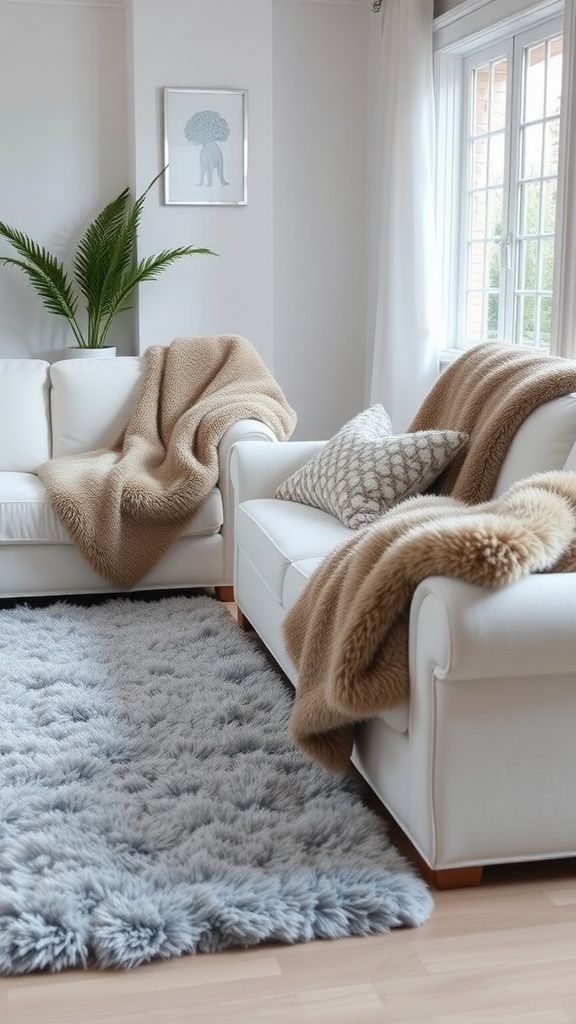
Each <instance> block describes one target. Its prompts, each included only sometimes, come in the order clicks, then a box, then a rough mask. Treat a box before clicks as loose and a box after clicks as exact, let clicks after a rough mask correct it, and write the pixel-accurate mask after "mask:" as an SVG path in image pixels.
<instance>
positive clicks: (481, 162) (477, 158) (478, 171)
mask: <svg viewBox="0 0 576 1024" xmlns="http://www.w3.org/2000/svg"><path fill="white" fill-rule="evenodd" d="M487 171H488V139H477V141H476V142H474V143H473V144H472V166H471V172H472V173H471V187H472V188H484V186H485V185H486V174H487Z"/></svg>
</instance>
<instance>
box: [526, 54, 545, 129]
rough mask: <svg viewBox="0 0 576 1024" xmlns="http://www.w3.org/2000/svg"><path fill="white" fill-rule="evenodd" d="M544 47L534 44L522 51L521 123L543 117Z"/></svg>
mask: <svg viewBox="0 0 576 1024" xmlns="http://www.w3.org/2000/svg"><path fill="white" fill-rule="evenodd" d="M545 73H546V45H545V43H536V45H535V46H528V47H527V48H526V50H525V51H524V115H523V118H522V120H523V121H537V120H538V119H539V118H541V117H543V116H544V75H545Z"/></svg>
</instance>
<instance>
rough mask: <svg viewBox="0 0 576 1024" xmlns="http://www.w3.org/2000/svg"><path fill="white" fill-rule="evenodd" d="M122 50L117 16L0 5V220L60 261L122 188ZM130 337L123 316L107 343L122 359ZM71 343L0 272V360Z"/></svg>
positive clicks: (8, 274) (34, 300)
mask: <svg viewBox="0 0 576 1024" xmlns="http://www.w3.org/2000/svg"><path fill="white" fill-rule="evenodd" d="M125 48H126V40H125V11H124V10H123V9H122V8H120V7H117V8H114V7H94V6H78V5H65V4H47V3H37V4H29V3H13V2H10V3H6V2H0V140H1V143H0V144H1V159H0V220H2V221H4V222H5V223H7V224H10V225H11V226H12V227H16V228H19V229H21V230H23V231H25V232H26V233H27V234H30V235H32V237H33V238H35V239H36V240H37V241H38V242H39V243H40V244H41V245H43V246H45V247H46V248H47V249H49V250H50V251H52V252H54V254H55V255H57V256H58V257H60V258H65V257H66V256H67V254H68V253H69V252H70V251H71V250H73V249H74V244H73V243H74V240H75V239H76V238H77V237H78V235H79V233H80V232H81V229H82V228H83V227H85V225H86V223H88V222H89V221H90V220H91V219H92V217H93V216H94V214H95V213H97V212H98V210H99V209H100V208H101V206H102V205H104V203H105V202H107V201H108V200H109V199H111V198H112V197H113V196H114V195H115V194H116V193H117V192H119V191H120V190H121V189H122V188H123V187H124V186H125V185H126V184H127V161H128V150H127V141H126V137H127V120H126V57H125ZM0 246H1V248H0V252H1V253H2V255H14V252H13V251H12V250H11V247H10V246H9V245H8V244H7V243H5V242H3V241H2V242H0ZM65 262H67V259H66V258H65ZM132 335H133V328H132V324H131V317H130V314H126V315H125V317H124V322H120V321H119V322H118V325H117V327H116V329H115V333H114V336H113V337H112V336H111V341H112V342H115V343H117V344H118V345H119V347H120V350H121V351H124V352H130V351H131V347H132ZM72 342H73V338H72V336H71V334H70V333H69V330H68V327H67V325H66V322H65V321H64V320H57V319H56V318H55V317H54V316H51V315H50V314H49V313H47V312H45V310H44V307H43V306H42V303H41V301H40V299H39V298H38V297H37V296H36V293H35V292H34V291H33V289H32V288H31V286H29V285H28V284H27V282H26V280H25V278H24V276H23V275H22V274H21V273H20V272H19V271H17V270H14V269H12V268H7V267H0V356H5V357H14V356H38V355H42V356H45V357H46V356H50V355H57V354H58V353H59V351H60V349H61V347H62V346H64V345H66V344H72Z"/></svg>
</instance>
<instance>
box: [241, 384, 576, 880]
mask: <svg viewBox="0 0 576 1024" xmlns="http://www.w3.org/2000/svg"><path fill="white" fill-rule="evenodd" d="M321 445H322V442H287V443H283V444H276V445H268V446H266V445H261V444H254V445H237V446H236V447H235V449H234V450H233V453H232V458H231V472H232V480H233V487H234V492H235V501H236V512H235V529H236V549H235V567H234V588H235V598H236V601H237V603H238V606H239V609H240V613H241V618H242V619H243V620H244V621H245V622H246V624H247V625H248V624H251V625H252V627H253V628H254V629H255V630H256V631H257V633H258V634H259V636H260V637H261V639H262V640H263V641H264V643H265V644H266V646H267V647H268V648H269V650H270V651H271V653H272V654H273V656H274V658H275V659H276V661H277V662H278V663H279V664H280V666H281V667H282V669H283V670H284V672H285V673H286V675H287V676H288V678H289V679H290V680H291V682H292V683H293V684H294V686H297V685H298V678H297V672H296V669H295V667H294V665H293V664H292V662H291V661H290V658H289V657H288V655H287V653H286V651H285V648H284V644H283V639H282V622H283V619H284V616H285V614H286V611H287V610H288V609H289V608H290V607H291V606H292V604H293V603H294V601H295V600H296V598H297V597H298V595H299V594H300V593H301V592H302V589H303V588H304V587H305V585H306V582H307V580H308V578H309V577H310V574H311V573H312V571H313V570H314V568H315V567H316V566H317V565H318V564H319V562H320V561H321V559H322V558H323V557H324V556H326V555H327V554H328V553H329V552H330V551H331V550H332V549H333V548H334V547H335V546H336V545H337V544H339V543H340V542H341V541H343V540H344V539H345V538H347V537H348V536H349V535H350V531H349V530H348V529H347V528H346V527H345V526H343V525H342V524H341V523H340V522H339V521H337V520H336V519H334V518H332V517H331V516H330V515H328V514H327V513H325V512H323V511H320V510H318V509H315V508H309V507H307V506H305V505H301V504H297V503H294V502H288V501H279V500H277V499H274V498H273V494H274V491H275V489H276V487H277V486H278V484H280V483H281V481H283V480H284V479H286V478H287V477H288V476H289V475H290V474H291V473H293V472H294V471H295V470H296V469H297V468H298V467H299V466H301V465H302V464H303V463H304V462H306V461H307V460H308V459H309V458H311V456H312V455H314V454H315V453H316V452H317V451H318V450H319V448H320V447H321ZM562 468H565V469H571V470H574V471H576V395H569V396H566V397H565V398H561V399H556V400H554V401H552V402H549V403H547V404H546V405H543V406H541V407H540V408H539V409H537V410H536V412H534V413H532V415H531V416H530V417H529V418H528V419H527V420H526V421H525V423H524V424H523V425H522V427H521V428H520V429H519V430H518V432H517V434H516V436H515V438H514V440H513V442H512V444H511V446H510V448H509V450H508V453H507V456H506V459H505V462H504V464H503V466H502V469H501V472H500V476H499V479H498V482H497V485H496V489H495V492H494V493H495V494H501V493H502V492H503V491H504V490H506V489H507V487H508V486H509V485H510V484H511V483H513V482H515V481H516V480H519V479H522V478H524V477H526V476H529V475H531V474H532V473H536V472H541V471H545V470H548V469H562ZM409 635H410V640H409V650H410V700H409V704H408V705H406V706H402V707H397V708H394V709H393V710H391V711H388V712H383V713H381V714H380V715H379V716H378V717H375V718H373V719H371V720H369V721H367V722H365V723H364V724H362V725H361V726H360V727H359V728H358V730H357V734H356V742H355V747H354V751H353V755H352V760H353V762H354V764H355V765H356V767H357V768H358V770H359V771H360V772H361V774H362V775H363V776H364V778H365V779H366V780H367V782H368V783H369V785H370V786H371V787H372V789H373V790H374V792H375V793H376V794H377V796H378V797H379V798H380V800H381V802H382V803H383V804H384V805H385V806H386V807H387V808H388V810H389V812H390V813H391V814H392V815H393V817H394V818H395V819H396V821H397V822H398V823H399V824H400V826H401V827H402V829H403V830H404V832H405V833H406V835H407V836H408V838H409V839H410V841H411V843H412V845H413V847H415V849H416V851H417V853H418V854H419V856H420V858H421V862H422V864H423V866H424V870H425V873H426V874H427V876H428V877H429V879H430V880H431V881H432V882H433V884H435V885H437V886H438V887H446V888H447V887H451V886H459V885H471V884H477V883H478V882H479V881H480V878H481V875H482V867H483V866H484V865H488V864H494V863H502V862H514V861H528V860H540V859H547V858H560V857H567V856H568V857H573V856H576V796H575V783H576V742H575V741H574V737H575V736H576V574H565V575H538V576H530V577H528V578H526V579H524V580H523V581H521V582H519V583H517V584H515V585H514V586H511V587H509V588H505V589H503V590H486V589H483V588H480V587H476V586H473V585H471V584H467V583H464V582H461V581H458V580H454V579H447V578H441V577H433V578H429V579H427V580H425V581H424V582H423V583H421V584H420V585H419V586H418V588H417V590H416V591H415V593H414V596H413V600H412V604H411V618H410V634H409Z"/></svg>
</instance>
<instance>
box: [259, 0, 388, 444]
mask: <svg viewBox="0 0 576 1024" xmlns="http://www.w3.org/2000/svg"><path fill="white" fill-rule="evenodd" d="M375 20H376V19H375V18H374V19H373V20H371V14H370V11H369V8H367V7H366V6H361V5H358V4H336V3H333V4H326V3H294V2H290V0H277V2H276V3H275V4H274V369H275V373H276V376H277V378H278V380H279V381H280V384H281V385H282V387H283V388H284V390H285V392H286V394H287V395H289V396H290V397H291V398H292V399H293V400H294V401H295V402H296V403H297V409H298V412H299V417H300V419H299V425H298V435H297V436H300V437H327V436H330V434H332V433H333V432H334V431H335V430H336V429H337V428H338V427H339V426H341V425H342V423H343V422H344V421H345V420H346V419H348V418H349V417H350V416H352V415H353V414H354V413H355V412H358V411H359V409H361V408H363V404H364V377H365V352H366V312H367V279H368V224H367V205H368V204H367V192H368V188H367V163H368V63H369V62H368V46H369V35H370V29H371V28H373V27H374V22H375Z"/></svg>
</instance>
